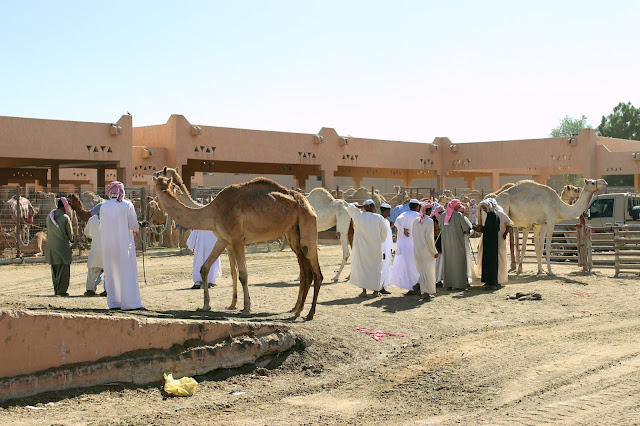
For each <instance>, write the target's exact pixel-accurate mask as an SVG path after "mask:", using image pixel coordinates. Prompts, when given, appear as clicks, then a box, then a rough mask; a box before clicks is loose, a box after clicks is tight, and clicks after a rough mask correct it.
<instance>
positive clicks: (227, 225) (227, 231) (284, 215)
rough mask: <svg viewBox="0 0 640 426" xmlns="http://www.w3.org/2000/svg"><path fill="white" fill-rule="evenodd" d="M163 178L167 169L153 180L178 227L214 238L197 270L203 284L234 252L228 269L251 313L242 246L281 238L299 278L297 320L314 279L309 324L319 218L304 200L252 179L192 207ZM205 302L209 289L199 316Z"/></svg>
mask: <svg viewBox="0 0 640 426" xmlns="http://www.w3.org/2000/svg"><path fill="white" fill-rule="evenodd" d="M174 172H175V171H174ZM166 173H167V170H166V169H165V170H163V172H161V173H160V174H158V176H154V177H153V180H154V182H155V184H156V189H157V191H158V201H159V202H160V206H161V207H162V208H163V210H165V211H166V212H167V213H168V214H169V215H170V216H171V217H173V218H174V219H175V220H176V221H177V222H179V223H180V224H182V225H184V226H186V227H188V228H190V229H202V230H210V231H212V232H213V233H214V234H215V235H216V237H217V238H218V241H217V242H216V244H215V246H214V248H213V250H212V251H211V253H210V254H209V256H208V257H207V260H206V261H205V263H204V264H203V265H202V268H201V269H200V273H201V275H202V278H203V279H202V281H203V282H206V279H207V276H208V274H209V269H210V268H211V266H212V265H213V263H214V262H215V261H216V259H218V257H219V256H220V254H222V252H223V251H224V249H225V248H227V247H229V250H228V251H229V252H233V257H230V261H232V262H233V261H235V262H234V263H235V264H233V263H232V265H231V267H232V269H233V268H236V267H237V269H238V275H239V278H240V282H241V283H242V289H243V292H244V309H243V312H244V313H249V312H251V299H250V297H249V288H248V285H247V284H248V282H247V278H248V275H247V265H246V261H245V251H244V250H245V244H251V243H254V242H263V241H269V240H273V239H275V238H277V237H278V236H280V235H282V234H285V235H286V236H287V240H288V241H289V245H290V246H291V249H292V250H293V252H294V253H295V254H296V257H297V258H298V265H299V267H300V277H301V279H300V288H299V291H298V300H297V302H296V304H295V306H294V307H293V309H292V311H293V312H294V313H295V316H296V317H298V316H300V314H301V312H302V309H303V307H304V302H305V300H306V297H307V294H308V292H309V288H310V287H311V281H312V280H313V283H314V292H313V302H312V305H311V309H310V310H309V313H308V314H307V317H306V319H307V320H311V319H313V316H314V315H315V310H316V303H317V301H318V294H319V292H320V286H321V285H322V273H321V271H320V264H319V262H318V229H317V225H316V220H317V218H316V214H315V213H314V211H313V208H312V207H311V205H310V204H309V202H308V201H307V199H306V197H305V196H304V195H302V194H300V193H298V192H296V191H291V190H288V189H287V188H285V187H283V186H282V185H280V184H278V183H277V182H274V181H272V180H270V179H266V178H255V179H253V180H251V181H250V182H247V183H243V184H236V185H230V186H228V187H226V188H225V189H223V190H222V191H221V192H220V193H219V194H218V195H217V196H216V198H215V199H213V200H212V201H211V203H209V204H207V205H206V206H199V207H198V208H193V207H188V206H186V205H185V204H184V203H182V202H181V201H180V200H178V198H177V196H176V194H175V191H174V188H173V178H171V177H168V178H167V177H165V176H163V174H166ZM209 301H210V299H209V286H204V306H203V308H202V310H203V311H208V310H211V306H210V305H209Z"/></svg>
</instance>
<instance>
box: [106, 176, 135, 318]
mask: <svg viewBox="0 0 640 426" xmlns="http://www.w3.org/2000/svg"><path fill="white" fill-rule="evenodd" d="M106 193H107V197H108V198H109V200H107V201H106V202H105V203H104V204H102V206H101V207H100V233H101V235H102V256H103V267H104V274H105V279H104V282H105V287H106V288H107V306H109V309H122V310H123V311H124V310H133V309H141V310H144V307H143V306H142V299H141V298H140V284H139V283H138V265H137V263H136V245H135V242H134V240H133V233H134V232H135V233H138V230H139V229H140V228H139V227H140V225H139V224H138V217H137V216H136V211H135V208H134V207H133V204H131V202H130V201H128V200H125V199H124V185H123V184H122V182H118V181H114V182H111V183H110V184H109V186H108V187H107V190H106Z"/></svg>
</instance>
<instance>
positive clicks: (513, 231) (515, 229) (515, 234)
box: [509, 227, 518, 272]
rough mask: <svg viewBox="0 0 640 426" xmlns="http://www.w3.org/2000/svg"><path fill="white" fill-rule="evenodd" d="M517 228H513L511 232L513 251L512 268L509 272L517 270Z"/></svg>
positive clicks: (510, 245)
mask: <svg viewBox="0 0 640 426" xmlns="http://www.w3.org/2000/svg"><path fill="white" fill-rule="evenodd" d="M516 232H517V228H514V227H511V230H510V231H509V248H510V250H511V267H510V268H509V272H512V271H515V270H516V253H515V247H514V245H515V238H517V235H518V234H517V233H516Z"/></svg>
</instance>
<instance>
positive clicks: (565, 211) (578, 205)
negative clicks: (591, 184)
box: [558, 189, 594, 220]
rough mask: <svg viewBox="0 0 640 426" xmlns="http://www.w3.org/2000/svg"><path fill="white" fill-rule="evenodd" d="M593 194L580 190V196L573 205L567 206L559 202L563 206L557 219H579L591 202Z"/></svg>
mask: <svg viewBox="0 0 640 426" xmlns="http://www.w3.org/2000/svg"><path fill="white" fill-rule="evenodd" d="M593 194H594V193H593V192H590V191H587V190H584V189H583V190H582V193H581V194H580V198H578V201H576V202H575V203H574V204H567V203H565V202H563V201H562V200H560V202H561V203H562V204H563V208H562V210H561V211H560V214H559V217H558V218H559V219H561V220H564V219H575V218H577V217H579V216H580V215H581V214H582V213H584V211H585V210H586V209H587V207H589V203H590V202H591V197H592V196H593Z"/></svg>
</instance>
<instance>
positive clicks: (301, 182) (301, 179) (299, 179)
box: [293, 175, 309, 190]
mask: <svg viewBox="0 0 640 426" xmlns="http://www.w3.org/2000/svg"><path fill="white" fill-rule="evenodd" d="M293 177H294V178H295V180H296V188H300V189H302V190H306V186H307V179H309V175H294V176H293Z"/></svg>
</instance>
